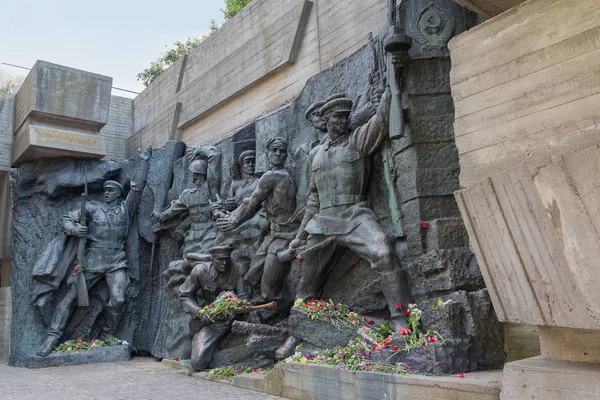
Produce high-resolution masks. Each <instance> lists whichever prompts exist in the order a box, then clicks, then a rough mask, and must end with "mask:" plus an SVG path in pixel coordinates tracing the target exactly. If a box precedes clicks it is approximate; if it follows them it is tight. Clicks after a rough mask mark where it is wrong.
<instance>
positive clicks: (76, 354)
mask: <svg viewBox="0 0 600 400" xmlns="http://www.w3.org/2000/svg"><path fill="white" fill-rule="evenodd" d="M132 351H133V349H132V347H131V346H130V345H129V344H126V345H117V346H106V347H100V348H97V349H91V350H87V351H73V352H69V353H52V354H50V355H49V356H46V357H31V358H26V359H24V360H21V361H20V362H19V365H18V366H20V367H27V368H47V367H63V366H67V365H81V364H97V363H109V362H119V361H129V360H131V352H132Z"/></svg>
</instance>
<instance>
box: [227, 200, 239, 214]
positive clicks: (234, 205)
mask: <svg viewBox="0 0 600 400" xmlns="http://www.w3.org/2000/svg"><path fill="white" fill-rule="evenodd" d="M225 206H226V207H227V210H228V211H233V210H235V209H236V208H237V202H236V201H235V199H234V198H230V199H227V200H225Z"/></svg>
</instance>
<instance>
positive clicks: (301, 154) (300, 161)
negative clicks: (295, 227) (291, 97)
mask: <svg viewBox="0 0 600 400" xmlns="http://www.w3.org/2000/svg"><path fill="white" fill-rule="evenodd" d="M324 104H325V102H324V101H317V102H315V103H313V104H311V105H310V106H308V108H307V109H306V113H304V117H305V118H306V119H307V120H308V122H309V123H310V125H311V126H312V127H313V138H312V140H311V141H310V142H307V143H304V144H302V145H300V147H298V149H297V150H296V151H295V152H294V179H295V181H296V185H297V186H298V190H297V193H296V202H297V204H298V208H299V209H300V208H301V207H304V205H305V204H306V199H307V198H308V184H309V182H310V171H309V168H308V155H309V154H310V151H311V150H312V149H314V148H315V147H316V146H318V145H320V144H323V143H325V141H326V140H327V138H328V136H327V127H326V126H325V122H324V121H323V118H322V117H321V112H320V109H321V107H322V106H323V105H324Z"/></svg>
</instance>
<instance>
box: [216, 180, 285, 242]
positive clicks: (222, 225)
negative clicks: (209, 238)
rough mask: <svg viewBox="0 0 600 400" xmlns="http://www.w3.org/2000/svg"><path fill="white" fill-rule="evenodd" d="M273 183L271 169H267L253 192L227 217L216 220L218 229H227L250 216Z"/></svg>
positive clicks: (262, 200)
mask: <svg viewBox="0 0 600 400" xmlns="http://www.w3.org/2000/svg"><path fill="white" fill-rule="evenodd" d="M273 183H274V180H273V175H272V173H271V171H267V172H266V173H265V174H264V175H263V176H261V178H260V179H259V181H258V185H257V186H256V189H254V192H252V195H251V196H250V197H248V198H246V199H244V201H243V202H242V204H241V205H240V206H238V208H236V209H235V210H234V211H232V212H231V215H230V216H229V217H227V218H222V219H219V220H218V221H217V225H218V226H219V229H221V230H223V231H229V230H232V229H235V228H237V227H238V226H239V225H241V224H242V223H243V222H245V221H247V220H249V219H250V218H252V217H253V216H254V215H255V214H256V213H257V212H258V210H259V209H260V206H261V205H262V203H263V202H264V201H265V200H266V199H267V197H268V196H269V194H270V193H271V191H272V190H273Z"/></svg>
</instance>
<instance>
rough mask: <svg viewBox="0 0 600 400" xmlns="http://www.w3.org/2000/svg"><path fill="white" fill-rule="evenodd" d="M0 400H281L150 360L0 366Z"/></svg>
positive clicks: (135, 359)
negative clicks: (205, 379) (45, 366)
mask: <svg viewBox="0 0 600 400" xmlns="http://www.w3.org/2000/svg"><path fill="white" fill-rule="evenodd" d="M0 399H3V400H9V399H10V400H13V399H14V400H17V399H18V400H20V399H36V400H37V399H39V400H75V399H77V400H79V399H82V400H83V399H86V400H88V399H97V400H108V399H110V400H113V399H115V400H117V399H119V400H120V399H136V400H146V399H148V400H150V399H161V400H165V399H177V400H185V399H190V400H191V399H193V400H202V399H207V400H277V399H283V398H282V397H276V396H269V395H267V394H265V393H259V392H254V391H251V390H245V389H239V388H235V387H232V386H229V385H224V384H219V383H215V382H209V381H204V380H202V379H198V378H195V377H190V376H187V375H186V374H185V373H184V372H182V371H179V370H176V369H173V368H171V367H169V366H167V365H165V364H163V363H160V362H157V361H155V360H154V359H152V358H134V359H133V361H130V362H124V363H107V364H89V365H76V366H69V367H54V368H41V369H26V368H13V367H8V366H6V365H1V364H0Z"/></svg>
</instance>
